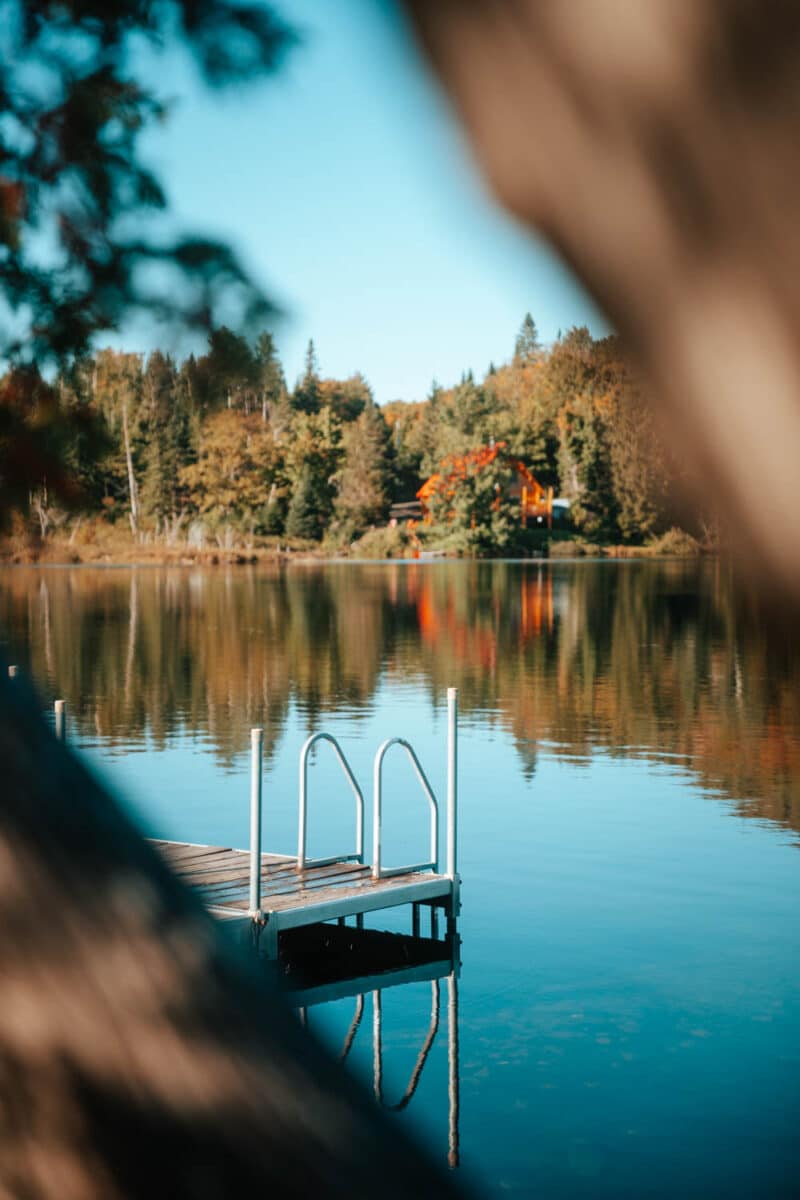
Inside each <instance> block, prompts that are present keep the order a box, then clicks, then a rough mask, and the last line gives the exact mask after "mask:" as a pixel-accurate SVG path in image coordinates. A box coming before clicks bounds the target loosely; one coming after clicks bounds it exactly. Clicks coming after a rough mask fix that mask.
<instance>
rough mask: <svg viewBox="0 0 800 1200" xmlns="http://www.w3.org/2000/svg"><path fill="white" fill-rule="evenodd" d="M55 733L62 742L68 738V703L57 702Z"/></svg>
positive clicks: (64, 701)
mask: <svg viewBox="0 0 800 1200" xmlns="http://www.w3.org/2000/svg"><path fill="white" fill-rule="evenodd" d="M54 728H55V733H56V737H57V738H58V740H59V741H60V742H64V741H66V738H67V702H66V700H56V703H55V727H54Z"/></svg>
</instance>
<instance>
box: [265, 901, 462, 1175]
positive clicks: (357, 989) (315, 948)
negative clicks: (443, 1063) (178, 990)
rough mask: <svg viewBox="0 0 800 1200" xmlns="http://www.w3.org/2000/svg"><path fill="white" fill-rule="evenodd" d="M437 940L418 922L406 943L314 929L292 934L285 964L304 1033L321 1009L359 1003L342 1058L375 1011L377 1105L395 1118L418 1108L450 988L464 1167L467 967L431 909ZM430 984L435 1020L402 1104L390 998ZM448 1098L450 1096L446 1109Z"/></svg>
mask: <svg viewBox="0 0 800 1200" xmlns="http://www.w3.org/2000/svg"><path fill="white" fill-rule="evenodd" d="M430 920H431V936H430V937H422V936H420V934H419V932H418V930H419V925H418V922H417V921H416V920H415V930H416V932H415V934H414V935H413V936H412V937H404V936H403V935H401V934H397V933H386V932H381V931H378V930H372V929H364V928H361V927H358V928H355V929H354V928H350V927H345V926H343V925H341V924H340V925H339V926H338V927H336V926H331V925H317V926H310V927H309V926H307V927H305V928H304V929H299V930H292V931H288V932H287V933H286V934H284V936H283V940H282V943H281V958H282V966H283V969H284V970H285V972H286V986H287V989H288V993H287V994H288V998H289V1001H290V1003H291V1004H292V1006H293V1007H295V1008H296V1009H297V1013H298V1016H299V1018H300V1022H301V1024H302V1025H303V1026H304V1028H309V1027H310V1023H311V1013H312V1011H313V1009H314V1008H315V1007H317V1006H326V1005H331V1004H333V1003H335V1002H336V1001H338V1000H342V999H345V998H348V997H349V998H352V999H353V1000H354V1001H355V1005H354V1010H353V1017H352V1020H351V1021H350V1024H349V1026H348V1028H347V1032H346V1034H345V1037H344V1041H343V1043H342V1046H341V1049H340V1050H339V1053H338V1057H339V1060H340V1061H341V1062H345V1061H346V1060H347V1058H348V1057H349V1055H350V1052H351V1050H352V1048H353V1044H354V1042H355V1040H356V1035H357V1034H358V1033H359V1030H360V1029H361V1028H362V1025H363V1018H364V1012H365V1009H366V1004H367V1001H369V1003H370V1005H371V1009H372V1087H373V1093H374V1096H375V1100H376V1102H377V1103H378V1104H379V1105H380V1106H381V1107H382V1108H383V1109H385V1110H386V1111H388V1112H395V1113H398V1112H403V1111H404V1110H405V1109H406V1108H408V1106H409V1105H410V1104H411V1102H412V1100H413V1099H414V1096H415V1094H416V1091H417V1088H418V1086H419V1082H420V1079H421V1078H422V1073H423V1071H424V1069H425V1066H426V1064H427V1062H428V1058H429V1055H430V1053H431V1050H432V1048H433V1046H434V1043H435V1042H436V1040H437V1038H438V1036H439V1032H440V1027H441V1024H442V998H441V985H442V982H444V984H445V987H446V989H447V1009H446V1014H445V1020H446V1028H447V1096H446V1103H447V1130H448V1134H447V1136H448V1144H447V1162H448V1165H449V1166H450V1167H457V1166H458V1165H459V1163H460V1150H459V1038H458V977H459V973H460V969H461V963H460V939H459V935H458V932H457V930H456V929H455V927H454V926H453V927H452V928H449V929H448V932H447V935H446V936H445V938H444V939H443V940H440V939H439V938H438V936H437V932H438V931H437V914H436V909H435V908H433V907H432V908H431V910H430ZM420 982H429V983H430V989H431V1003H430V1018H429V1021H428V1026H427V1029H426V1030H425V1031H424V1033H423V1037H422V1042H421V1044H420V1048H419V1051H418V1053H417V1056H416V1058H415V1060H414V1064H413V1067H412V1069H411V1072H410V1075H409V1078H408V1082H407V1084H406V1086H405V1089H404V1091H403V1092H402V1094H401V1095H400V1097H399V1098H398V1099H397V1100H389V1099H387V1097H386V1094H385V1090H384V1071H383V993H384V991H385V990H387V989H389V988H403V987H408V986H410V985H412V984H418V983H420ZM444 1102H445V1098H444V1097H443V1098H442V1103H443V1104H444Z"/></svg>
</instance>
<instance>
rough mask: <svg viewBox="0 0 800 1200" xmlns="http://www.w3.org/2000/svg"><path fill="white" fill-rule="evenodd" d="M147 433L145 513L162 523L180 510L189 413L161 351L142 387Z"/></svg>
mask: <svg viewBox="0 0 800 1200" xmlns="http://www.w3.org/2000/svg"><path fill="white" fill-rule="evenodd" d="M142 393H143V394H142V418H143V423H144V431H145V439H146V444H145V450H144V475H143V479H142V488H141V502H142V508H143V510H144V511H145V512H146V513H147V514H149V515H150V516H153V517H156V518H157V519H159V520H164V519H165V518H168V517H172V516H175V514H176V513H177V512H178V509H179V507H180V502H179V501H180V494H179V485H178V480H179V475H180V471H181V468H182V467H184V466H185V465H186V463H187V461H188V458H189V414H188V412H187V411H186V407H185V405H184V403H183V399H184V395H183V390H182V389H181V388H179V386H178V375H177V371H176V370H175V364H174V363H173V361H172V359H171V358H170V357H169V356H168V355H165V354H162V353H161V351H160V350H156V351H154V353H153V354H151V355H150V358H149V359H148V360H147V367H146V368H145V372H144V379H143V387H142Z"/></svg>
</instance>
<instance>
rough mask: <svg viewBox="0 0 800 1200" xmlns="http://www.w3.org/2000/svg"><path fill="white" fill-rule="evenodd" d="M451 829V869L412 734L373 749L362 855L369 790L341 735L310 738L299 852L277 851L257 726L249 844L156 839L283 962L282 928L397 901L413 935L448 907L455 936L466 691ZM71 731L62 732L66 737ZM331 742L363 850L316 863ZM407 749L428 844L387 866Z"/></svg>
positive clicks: (450, 761)
mask: <svg viewBox="0 0 800 1200" xmlns="http://www.w3.org/2000/svg"><path fill="white" fill-rule="evenodd" d="M447 708H448V714H447V715H448V720H447V828H446V855H445V857H446V866H445V869H444V870H440V868H439V855H440V844H439V843H440V836H439V802H438V800H437V798H436V796H435V794H434V792H433V789H432V788H431V785H430V783H429V782H428V778H427V776H426V774H425V771H424V770H423V767H422V764H421V763H420V761H419V758H418V757H417V754H416V751H415V750H414V748H413V746H412V745H411V744H410V743H409V742H407V741H406V740H405V739H404V738H399V737H392V738H388V739H387V740H386V741H385V742H383V744H382V745H381V746H380V747H379V748H378V750H377V752H376V754H375V760H374V768H373V804H372V862H371V863H367V862H366V861H365V856H364V815H365V814H364V808H365V806H364V795H363V792H362V789H361V787H360V786H359V784H358V781H357V780H356V778H355V776H354V775H353V772H352V770H351V769H350V765H349V763H348V762H347V759H346V758H345V755H344V752H343V751H342V748H341V746H340V745H339V743H338V741H337V740H336V738H334V737H333V736H332V735H331V734H328V733H322V732H320V733H315V734H312V735H311V736H310V737H309V738H308V739H307V740H306V742H305V744H304V746H303V748H302V750H301V752H300V777H299V797H298V842H297V854H296V855H292V856H290V855H285V854H270V853H264V852H263V850H262V844H261V843H262V837H261V826H262V821H261V817H262V774H263V764H262V747H263V734H264V731H263V729H254V730H252V737H251V771H250V781H251V783H250V847H249V849H248V850H236V849H233V848H231V847H226V846H206V845H196V844H194V843H191V842H177V841H165V840H159V841H156V840H154V841H153V845H154V846H155V848H156V849H157V850H158V852H159V854H161V856H162V857H163V858H164V860H165V862H166V863H167V864H168V865H169V867H170V868H171V869H172V870H173V871H174V872H175V873H176V874H177V875H178V876H179V878H181V879H182V880H183V882H184V883H186V884H187V885H188V886H189V887H191V888H192V889H193V890H194V891H195V892H197V894H198V895H199V896H200V898H201V899H202V901H203V903H204V904H205V905H206V907H207V908H208V910H209V912H211V913H212V914H213V915H214V916H215V917H218V918H220V919H222V920H225V921H238V922H240V923H243V924H244V925H245V928H246V930H247V932H248V933H252V935H253V939H254V941H255V942H256V943H257V945H258V949H259V951H260V952H261V953H262V954H264V955H266V957H268V958H272V959H277V957H278V954H279V949H280V946H279V938H280V934H281V933H285V932H286V931H288V930H290V929H299V928H302V927H304V926H309V925H316V924H319V923H321V922H326V921H338V922H340V923H343V922H344V921H345V920H346V919H347V918H348V917H355V918H356V922H357V923H358V924H359V925H360V924H362V923H363V917H364V914H365V913H371V912H376V911H378V910H380V909H387V908H395V907H397V906H398V905H405V904H410V905H411V906H412V922H413V932H414V934H415V935H418V934H419V927H420V911H421V906H422V905H427V906H429V907H430V909H431V928H432V931H433V930H434V929H435V928H436V918H435V911H436V910H437V909H438V908H443V909H444V911H445V915H446V917H447V920H448V933H450V934H452V933H453V932H454V922H455V918H456V917H457V915H458V912H459V908H460V887H461V882H460V878H459V875H458V872H457V869H456V801H457V759H458V743H457V720H458V692H457V690H456V689H455V688H448V692H447ZM62 736H63V733H62ZM324 743H327V744H329V745H330V746H331V748H332V749H333V752H334V754H335V755H336V758H337V760H338V762H339V765H340V767H341V769H342V771H343V773H344V775H345V778H346V780H347V782H348V784H349V785H350V788H351V790H352V792H353V796H354V799H355V850H354V851H353V852H352V853H350V854H341V855H335V856H333V857H330V858H317V859H311V858H309V857H308V853H307V829H308V807H309V804H308V783H309V765H310V756H311V753H312V751H313V750H314V749H315V748H316V747H317V746H318V745H319V744H324ZM394 747H397V748H398V749H400V750H402V751H404V752H405V754H406V755H407V757H408V759H409V760H410V762H411V765H412V768H413V770H414V773H415V775H416V777H417V780H418V782H419V785H420V788H421V790H422V793H423V796H424V797H425V799H426V800H427V803H428V809H429V817H430V850H429V856H428V858H427V859H426V861H424V862H419V863H412V864H409V865H407V866H387V865H386V863H385V861H384V858H383V851H382V845H381V830H382V817H383V799H382V793H383V774H384V769H385V761H386V758H387V755H388V753H389V751H391V750H392V749H393V748H394Z"/></svg>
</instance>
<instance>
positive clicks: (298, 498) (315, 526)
mask: <svg viewBox="0 0 800 1200" xmlns="http://www.w3.org/2000/svg"><path fill="white" fill-rule="evenodd" d="M286 533H287V536H288V537H297V538H318V537H319V536H320V535H321V533H322V521H321V519H320V511H319V503H318V497H317V493H316V489H315V487H314V474H313V472H312V470H311V468H310V467H309V466H305V467H303V469H302V471H301V472H300V478H299V479H298V480H297V483H296V485H295V489H294V492H293V494H292V500H291V503H290V505H289V511H288V513H287V514H286Z"/></svg>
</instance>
